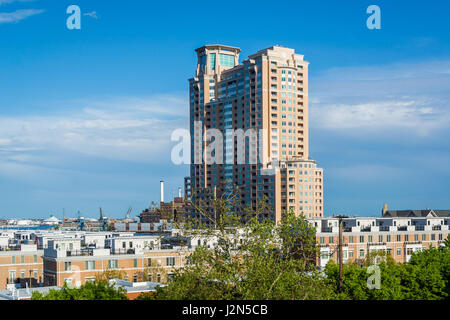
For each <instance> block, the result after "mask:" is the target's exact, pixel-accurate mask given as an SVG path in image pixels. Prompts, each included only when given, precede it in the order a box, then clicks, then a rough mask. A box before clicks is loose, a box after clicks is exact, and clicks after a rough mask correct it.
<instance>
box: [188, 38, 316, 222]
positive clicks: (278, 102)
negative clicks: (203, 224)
mask: <svg viewBox="0 0 450 320" xmlns="http://www.w3.org/2000/svg"><path fill="white" fill-rule="evenodd" d="M196 52H197V56H198V63H197V69H196V73H195V77H194V78H191V79H189V93H190V124H191V126H190V129H191V137H192V142H191V174H190V179H188V180H187V181H189V186H188V188H189V190H190V193H189V197H191V200H192V201H197V200H198V199H202V198H203V200H207V199H204V198H205V192H204V191H205V190H213V189H214V188H215V187H216V192H217V194H218V195H220V194H224V193H227V192H229V191H230V188H232V187H233V186H236V187H238V190H239V195H238V199H239V204H240V205H241V206H242V207H250V208H254V209H255V208H256V206H257V202H258V200H259V199H262V198H264V197H266V198H267V199H268V201H269V204H270V206H271V207H272V210H269V211H268V212H266V213H264V215H263V217H264V218H269V219H272V220H274V221H279V220H280V218H281V215H282V212H284V211H286V210H288V209H293V210H294V212H295V213H296V214H300V213H303V214H305V215H306V216H307V217H320V216H322V215H323V170H322V169H320V168H318V167H317V164H316V162H315V161H313V160H311V159H310V158H309V141H308V65H309V63H308V62H307V61H304V60H303V55H299V54H296V53H295V52H294V50H293V49H289V48H284V47H280V46H273V47H270V48H267V49H264V50H261V51H258V52H257V53H255V54H252V55H250V56H249V57H248V59H247V60H244V61H243V62H242V64H239V53H240V52H241V50H240V49H239V48H236V47H230V46H224V45H206V46H204V47H201V48H199V49H197V50H196ZM218 133H221V136H220V135H218ZM212 146H214V147H218V148H212ZM222 146H223V147H222ZM238 211H239V210H238Z"/></svg>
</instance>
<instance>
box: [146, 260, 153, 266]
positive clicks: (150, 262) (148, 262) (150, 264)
mask: <svg viewBox="0 0 450 320" xmlns="http://www.w3.org/2000/svg"><path fill="white" fill-rule="evenodd" d="M147 266H149V267H151V266H152V258H148V259H147Z"/></svg>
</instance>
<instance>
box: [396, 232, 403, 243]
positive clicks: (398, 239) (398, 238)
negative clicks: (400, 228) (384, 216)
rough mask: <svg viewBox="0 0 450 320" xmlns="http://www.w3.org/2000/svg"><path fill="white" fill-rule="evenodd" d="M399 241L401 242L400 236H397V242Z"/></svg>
mask: <svg viewBox="0 0 450 320" xmlns="http://www.w3.org/2000/svg"><path fill="white" fill-rule="evenodd" d="M400 241H402V236H401V235H399V234H398V235H397V242H400Z"/></svg>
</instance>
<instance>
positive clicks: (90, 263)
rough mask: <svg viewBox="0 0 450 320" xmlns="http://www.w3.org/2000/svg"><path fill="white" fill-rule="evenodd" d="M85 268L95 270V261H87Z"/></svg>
mask: <svg viewBox="0 0 450 320" xmlns="http://www.w3.org/2000/svg"><path fill="white" fill-rule="evenodd" d="M85 269H86V270H95V261H86V262H85Z"/></svg>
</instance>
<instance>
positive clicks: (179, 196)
mask: <svg viewBox="0 0 450 320" xmlns="http://www.w3.org/2000/svg"><path fill="white" fill-rule="evenodd" d="M178 198H181V187H178Z"/></svg>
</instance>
